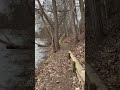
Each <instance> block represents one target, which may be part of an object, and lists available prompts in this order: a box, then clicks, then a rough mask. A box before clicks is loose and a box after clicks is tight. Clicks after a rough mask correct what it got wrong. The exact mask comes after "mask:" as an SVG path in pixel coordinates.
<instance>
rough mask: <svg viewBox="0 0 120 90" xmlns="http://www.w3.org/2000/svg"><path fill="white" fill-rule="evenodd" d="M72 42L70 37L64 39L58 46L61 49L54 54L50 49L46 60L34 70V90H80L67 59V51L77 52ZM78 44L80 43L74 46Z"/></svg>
mask: <svg viewBox="0 0 120 90" xmlns="http://www.w3.org/2000/svg"><path fill="white" fill-rule="evenodd" d="M80 38H81V37H80ZM72 41H73V40H72V38H71V37H68V38H65V39H64V40H63V41H62V43H61V44H60V45H61V49H60V50H59V51H58V52H56V53H52V49H51V47H50V53H49V55H48V56H49V57H48V59H47V60H45V61H44V62H42V63H41V64H40V65H39V67H38V69H37V70H36V90H75V88H77V90H80V83H78V79H77V78H76V75H75V74H74V73H73V71H72V63H71V60H70V59H68V51H69V50H72V49H73V50H74V51H76V50H77V49H74V48H75V46H74V45H73V42H72ZM80 43H81V41H79V42H78V44H77V45H76V46H79V45H81V44H80ZM78 58H79V57H78Z"/></svg>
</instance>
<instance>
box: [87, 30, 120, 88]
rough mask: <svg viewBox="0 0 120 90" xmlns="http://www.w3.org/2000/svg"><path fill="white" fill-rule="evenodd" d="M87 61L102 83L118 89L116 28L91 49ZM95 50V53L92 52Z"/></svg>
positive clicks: (119, 40) (119, 32)
mask: <svg viewBox="0 0 120 90" xmlns="http://www.w3.org/2000/svg"><path fill="white" fill-rule="evenodd" d="M93 47H94V48H95V46H93V45H92V44H91V50H90V51H91V52H92V53H91V52H90V53H91V54H90V55H89V56H91V57H89V61H87V62H88V63H89V64H90V65H91V67H92V68H93V69H94V71H95V72H96V73H97V74H98V76H99V77H100V79H101V80H102V81H103V82H104V84H105V85H106V86H107V87H108V88H110V90H113V89H112V88H116V89H115V90H119V89H120V30H119V29H116V30H113V32H111V33H109V35H107V36H106V37H105V38H104V39H103V41H101V42H100V44H99V45H98V47H97V48H96V49H94V50H95V51H94V50H93ZM93 52H95V53H93Z"/></svg>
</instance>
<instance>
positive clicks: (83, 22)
mask: <svg viewBox="0 0 120 90" xmlns="http://www.w3.org/2000/svg"><path fill="white" fill-rule="evenodd" d="M79 4H80V12H81V20H80V32H81V31H82V30H84V29H85V9H84V2H83V0H79Z"/></svg>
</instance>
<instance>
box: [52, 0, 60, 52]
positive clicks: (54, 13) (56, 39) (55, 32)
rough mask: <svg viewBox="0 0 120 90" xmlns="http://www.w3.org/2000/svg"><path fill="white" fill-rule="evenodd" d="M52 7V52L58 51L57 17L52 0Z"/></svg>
mask: <svg viewBox="0 0 120 90" xmlns="http://www.w3.org/2000/svg"><path fill="white" fill-rule="evenodd" d="M52 5H53V15H54V21H55V25H54V32H53V44H54V45H53V46H54V47H55V49H54V51H55V52H56V51H58V50H59V49H60V45H59V38H58V17H57V7H56V0H52Z"/></svg>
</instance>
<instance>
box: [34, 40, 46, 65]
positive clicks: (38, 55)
mask: <svg viewBox="0 0 120 90" xmlns="http://www.w3.org/2000/svg"><path fill="white" fill-rule="evenodd" d="M35 42H36V43H38V44H41V45H45V44H46V43H47V40H46V39H40V38H36V39H35ZM46 53H47V49H46V48H45V47H38V45H36V44H35V65H36V67H37V65H39V64H40V62H42V61H43V60H45V59H46V58H45V57H46Z"/></svg>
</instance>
